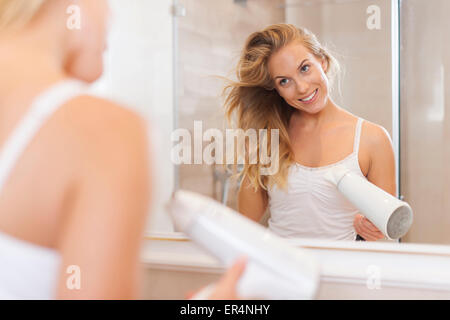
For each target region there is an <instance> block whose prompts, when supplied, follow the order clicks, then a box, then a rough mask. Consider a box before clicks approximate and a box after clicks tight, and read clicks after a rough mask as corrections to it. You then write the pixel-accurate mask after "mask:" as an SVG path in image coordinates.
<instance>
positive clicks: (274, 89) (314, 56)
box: [225, 24, 396, 240]
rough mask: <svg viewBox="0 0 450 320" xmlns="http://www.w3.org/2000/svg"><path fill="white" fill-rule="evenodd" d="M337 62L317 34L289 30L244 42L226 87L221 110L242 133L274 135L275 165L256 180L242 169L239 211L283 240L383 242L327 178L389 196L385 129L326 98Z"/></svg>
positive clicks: (276, 29) (391, 171)
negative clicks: (354, 181) (359, 181)
mask: <svg viewBox="0 0 450 320" xmlns="http://www.w3.org/2000/svg"><path fill="white" fill-rule="evenodd" d="M338 73H339V64H338V62H337V61H336V59H335V58H334V57H333V56H332V55H331V54H330V53H329V52H328V50H327V49H326V48H325V47H323V46H322V45H321V44H320V42H319V41H318V40H317V38H316V36H315V35H314V34H312V33H311V32H310V31H308V30H307V29H304V28H297V27H295V26H294V25H290V24H276V25H271V26H269V27H267V28H265V29H264V30H262V31H260V32H255V33H253V34H252V35H250V36H249V38H248V39H247V42H246V44H245V46H244V50H243V52H242V55H241V59H240V61H239V64H238V66H237V76H238V81H236V82H233V83H231V84H230V85H229V86H228V87H226V90H228V91H225V92H227V99H226V110H227V114H228V116H229V117H232V116H233V115H236V120H237V123H236V125H237V127H238V128H241V129H249V128H254V129H262V128H264V129H269V130H270V129H279V130H280V142H279V146H280V147H279V150H280V153H279V167H280V170H279V172H278V173H277V174H275V175H273V176H267V177H262V176H261V175H260V173H259V172H260V167H259V166H258V165H252V164H248V165H245V167H244V170H243V171H242V178H243V183H242V185H241V188H240V190H239V200H238V202H239V204H238V207H239V211H240V212H241V213H242V214H244V215H246V216H247V217H249V218H251V219H253V220H256V221H259V220H260V219H261V218H262V216H263V214H264V212H265V210H266V209H267V208H268V209H269V210H270V215H271V216H270V219H269V221H268V224H269V229H271V230H272V231H273V232H275V233H277V234H278V235H280V236H284V237H290V238H294V237H301V238H325V239H330V240H331V239H332V240H355V239H357V234H359V235H361V236H362V237H363V239H366V240H378V239H381V238H383V235H382V233H381V232H380V231H379V230H378V229H377V228H376V227H375V226H374V225H373V224H372V223H371V222H370V221H369V220H368V219H366V218H365V217H363V216H362V215H361V214H359V212H358V210H357V209H356V208H355V207H353V206H352V204H350V203H349V202H348V201H347V200H346V199H345V198H344V197H343V196H342V195H341V194H339V192H338V191H337V189H336V187H335V186H334V185H332V184H330V183H329V182H328V181H327V180H326V179H325V175H326V173H327V172H328V171H329V170H331V169H332V168H333V167H334V166H335V165H337V164H340V165H345V166H347V167H348V168H349V169H350V170H351V171H353V172H354V173H356V174H357V175H360V176H363V177H365V178H366V179H368V180H369V181H370V182H372V183H373V184H375V185H377V186H378V187H380V188H382V189H384V190H385V191H387V192H389V193H391V194H393V195H395V192H396V182H395V162H394V153H393V149H392V145H391V141H390V138H389V136H388V134H387V132H386V130H385V129H384V128H382V127H381V126H378V125H376V124H373V123H371V122H368V121H364V120H363V119H361V118H359V117H357V116H355V115H353V114H351V113H349V112H347V111H345V110H344V109H343V108H341V107H340V106H338V105H337V104H336V103H335V102H334V101H333V100H332V98H331V97H330V91H331V88H332V85H333V80H334V79H335V77H336V75H337V74H338Z"/></svg>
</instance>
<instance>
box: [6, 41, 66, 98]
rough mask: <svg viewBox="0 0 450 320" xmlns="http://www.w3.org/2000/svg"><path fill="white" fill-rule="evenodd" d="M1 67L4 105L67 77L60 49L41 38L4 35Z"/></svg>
mask: <svg viewBox="0 0 450 320" xmlns="http://www.w3.org/2000/svg"><path fill="white" fill-rule="evenodd" d="M8 40H10V41H8ZM0 70H2V72H1V75H0V107H1V106H3V105H4V102H7V101H9V99H10V98H12V97H14V96H20V95H23V94H25V95H26V93H27V92H30V91H36V90H37V91H39V90H40V89H43V88H46V87H48V86H49V85H51V84H53V83H56V82H59V81H62V80H64V79H66V78H67V75H66V74H65V72H64V68H63V59H62V58H61V57H60V56H59V53H58V52H57V51H54V50H53V48H51V47H46V46H45V45H43V44H42V43H39V41H38V39H36V40H35V41H33V40H32V39H21V38H18V37H16V38H11V39H8V38H3V37H2V38H0ZM31 94H33V92H31Z"/></svg>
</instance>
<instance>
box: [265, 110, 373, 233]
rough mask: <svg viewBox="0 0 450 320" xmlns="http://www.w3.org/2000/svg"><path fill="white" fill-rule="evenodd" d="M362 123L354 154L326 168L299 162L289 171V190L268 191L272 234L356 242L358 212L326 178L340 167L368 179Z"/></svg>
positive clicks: (356, 134)
mask: <svg viewBox="0 0 450 320" xmlns="http://www.w3.org/2000/svg"><path fill="white" fill-rule="evenodd" d="M362 122H363V120H362V119H361V118H358V122H357V124H356V130H355V137H354V144H353V152H352V153H351V154H350V155H348V156H347V157H345V158H344V159H342V160H341V161H338V162H336V163H333V164H330V165H327V166H323V167H306V166H303V165H300V164H298V163H295V164H294V165H292V166H291V167H290V168H289V173H288V181H287V183H288V185H287V189H286V190H282V189H280V188H278V187H277V186H276V185H275V186H274V187H273V188H270V189H269V190H268V195H269V209H270V218H269V221H268V224H269V229H270V230H271V231H273V232H275V233H276V234H278V235H280V236H282V237H286V238H322V239H330V240H355V239H356V232H355V229H354V227H353V219H354V217H355V214H357V213H358V210H357V209H356V208H355V207H354V206H353V205H352V204H351V203H350V202H349V201H348V200H347V199H346V198H345V197H344V196H343V195H342V194H341V193H340V192H339V191H338V189H337V188H336V186H335V185H334V184H332V183H331V182H329V181H328V180H327V179H325V177H324V176H325V174H326V173H327V172H328V171H329V170H331V169H332V168H333V167H334V166H336V165H338V164H340V165H344V166H346V167H347V168H349V169H350V170H351V171H352V172H354V173H356V174H358V175H360V176H362V177H364V174H363V173H362V172H361V168H360V167H359V161H358V151H359V141H360V136H361V126H362Z"/></svg>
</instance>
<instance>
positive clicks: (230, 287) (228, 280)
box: [186, 257, 247, 300]
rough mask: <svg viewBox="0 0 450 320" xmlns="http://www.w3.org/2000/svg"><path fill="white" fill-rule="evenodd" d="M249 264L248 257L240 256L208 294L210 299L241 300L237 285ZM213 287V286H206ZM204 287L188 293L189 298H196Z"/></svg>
mask: <svg viewBox="0 0 450 320" xmlns="http://www.w3.org/2000/svg"><path fill="white" fill-rule="evenodd" d="M246 264H247V258H245V257H242V258H239V259H238V260H237V261H236V262H235V263H234V264H233V266H231V268H229V269H228V270H227V272H225V274H224V275H223V276H222V278H220V280H219V281H218V282H217V283H215V284H214V285H213V287H212V288H213V291H212V292H211V293H210V294H209V295H208V297H207V299H208V300H239V299H240V297H238V295H237V292H236V286H237V283H238V281H239V279H240V278H241V276H242V274H243V273H244V270H245V266H246ZM206 288H207V289H208V288H211V287H206ZM203 289H204V288H202V289H200V290H199V291H197V292H191V293H188V294H187V296H186V297H187V299H192V298H195V295H197V294H198V293H199V292H201V291H202V290H203Z"/></svg>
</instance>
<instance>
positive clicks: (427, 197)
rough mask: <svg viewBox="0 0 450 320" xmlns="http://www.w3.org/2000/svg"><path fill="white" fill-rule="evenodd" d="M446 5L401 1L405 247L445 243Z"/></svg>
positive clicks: (449, 95)
mask: <svg viewBox="0 0 450 320" xmlns="http://www.w3.org/2000/svg"><path fill="white" fill-rule="evenodd" d="M448 12H450V3H449V1H447V0H434V1H433V5H432V6H430V4H428V3H425V2H424V1H420V0H408V1H402V5H401V19H400V21H401V30H400V31H401V35H402V40H401V54H400V57H401V64H400V69H401V82H400V84H401V90H400V110H401V182H402V183H401V187H402V190H401V193H402V194H403V195H404V197H405V200H406V201H408V202H409V203H410V204H411V207H412V208H413V210H414V223H413V226H412V228H411V230H410V232H409V233H408V234H407V236H406V237H405V238H404V240H405V241H408V242H420V243H440V244H449V243H450V232H449V227H448V226H449V225H450V215H449V212H450V166H449V163H450V144H449V140H450V117H449V114H448V110H449V107H450V104H449V101H450V89H449V87H448V86H447V82H448V81H447V79H449V77H450V43H449V41H448V34H449V33H450V25H449V23H448Z"/></svg>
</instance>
